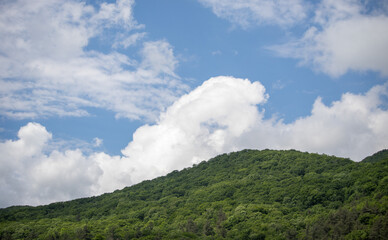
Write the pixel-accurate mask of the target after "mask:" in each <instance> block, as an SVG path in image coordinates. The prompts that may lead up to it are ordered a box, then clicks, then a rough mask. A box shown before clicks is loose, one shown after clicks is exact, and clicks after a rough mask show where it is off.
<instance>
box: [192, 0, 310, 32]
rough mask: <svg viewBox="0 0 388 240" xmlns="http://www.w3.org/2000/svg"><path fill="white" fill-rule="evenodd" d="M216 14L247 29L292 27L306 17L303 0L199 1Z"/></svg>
mask: <svg viewBox="0 0 388 240" xmlns="http://www.w3.org/2000/svg"><path fill="white" fill-rule="evenodd" d="M199 2H201V3H202V4H203V5H205V6H207V7H210V8H211V9H212V11H213V12H214V14H216V15H217V16H218V17H221V18H224V19H227V20H229V21H230V22H232V23H233V24H236V25H238V26H241V27H243V28H247V27H250V26H256V25H281V26H290V25H293V24H295V23H297V22H299V21H301V20H303V19H304V18H305V17H306V13H307V8H306V5H305V2H304V1H303V0H277V1H275V0H199Z"/></svg>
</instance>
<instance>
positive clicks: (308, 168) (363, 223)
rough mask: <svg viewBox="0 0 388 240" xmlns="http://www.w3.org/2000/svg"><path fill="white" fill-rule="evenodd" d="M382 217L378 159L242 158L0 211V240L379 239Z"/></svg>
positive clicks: (387, 166)
mask: <svg viewBox="0 0 388 240" xmlns="http://www.w3.org/2000/svg"><path fill="white" fill-rule="evenodd" d="M384 156H385V155H384ZM387 208H388V157H380V159H379V160H378V161H363V162H359V163H357V162H353V161H351V160H349V159H344V158H338V157H335V156H327V155H319V154H311V153H302V152H299V151H295V150H288V151H276V150H262V151H258V150H243V151H240V152H234V153H229V154H223V155H220V156H217V157H215V158H213V159H210V160H209V161H207V162H205V161H204V162H201V163H200V164H197V165H194V166H193V167H191V168H186V169H183V170H182V171H173V172H171V173H169V174H168V175H166V176H163V177H159V178H156V179H154V180H151V181H144V182H142V183H139V184H137V185H134V186H131V187H126V188H124V189H122V190H117V191H115V192H113V193H109V194H103V195H101V196H98V197H90V198H82V199H77V200H73V201H69V202H58V203H53V204H49V205H46V206H38V207H29V206H15V207H9V208H6V209H0V239H387V236H388V212H387Z"/></svg>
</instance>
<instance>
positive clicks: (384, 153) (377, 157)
mask: <svg viewBox="0 0 388 240" xmlns="http://www.w3.org/2000/svg"><path fill="white" fill-rule="evenodd" d="M385 159H388V149H384V150H381V151H378V152H377V153H375V154H373V155H372V156H369V157H366V158H364V159H363V160H362V162H378V161H381V160H385Z"/></svg>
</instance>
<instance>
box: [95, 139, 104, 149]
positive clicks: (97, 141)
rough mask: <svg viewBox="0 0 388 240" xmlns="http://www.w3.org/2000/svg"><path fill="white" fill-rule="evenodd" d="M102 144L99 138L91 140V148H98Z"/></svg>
mask: <svg viewBox="0 0 388 240" xmlns="http://www.w3.org/2000/svg"><path fill="white" fill-rule="evenodd" d="M102 143H103V140H102V139H101V138H98V137H95V138H93V146H95V147H99V146H101V145H102Z"/></svg>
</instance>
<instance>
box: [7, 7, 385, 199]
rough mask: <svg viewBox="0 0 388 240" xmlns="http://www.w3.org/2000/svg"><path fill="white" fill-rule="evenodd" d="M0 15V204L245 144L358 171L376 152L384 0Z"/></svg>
mask: <svg viewBox="0 0 388 240" xmlns="http://www.w3.org/2000/svg"><path fill="white" fill-rule="evenodd" d="M0 13H1V14H0V15H1V17H0V39H1V42H2V43H4V44H2V46H1V47H0V65H1V67H0V81H1V85H0V98H1V102H2V103H1V104H0V130H1V131H0V139H1V142H0V154H1V155H2V159H1V161H0V167H1V168H0V169H1V172H2V174H1V175H2V177H1V181H0V189H1V191H2V192H5V193H7V194H5V195H6V196H2V197H1V199H0V207H4V206H9V205H15V204H32V205H36V204H43V203H49V202H52V201H60V200H68V199H73V198H76V197H85V196H91V195H96V194H101V193H104V192H110V191H113V190H115V189H119V188H122V187H124V186H128V185H131V184H135V183H137V182H139V181H142V180H144V179H151V178H153V177H156V176H160V175H163V174H166V173H168V172H169V171H172V170H175V169H182V168H184V167H189V166H191V165H192V164H195V163H198V162H199V161H202V160H206V159H208V158H210V157H213V156H215V155H217V154H220V153H223V152H230V151H237V150H241V149H244V148H254V149H264V148H272V149H290V148H294V149H298V150H301V151H309V152H318V153H325V154H330V155H331V154H333V155H337V156H341V157H347V158H351V159H353V160H355V161H360V160H362V159H363V158H364V157H366V156H368V155H370V154H372V153H374V152H376V151H378V150H381V149H383V148H386V147H387V146H388V130H387V128H386V127H385V125H386V124H385V123H386V122H388V111H387V104H388V100H387V96H388V93H387V92H388V89H387V88H388V83H387V79H388V65H387V63H388V52H387V49H388V29H387V27H386V26H388V3H387V2H386V1H360V0H340V1H338V0H337V1H332V0H322V1H307V0H293V1H285V0H284V1H273V0H235V1H232V0H225V1H220V0H166V1H160V0H143V1H133V0H118V1H117V2H116V1H86V2H85V1H81V0H72V1H67V2H62V1H59V0H58V1H56V0H47V1H39V2H36V1H22V0H20V1H5V2H3V3H2V4H0ZM75 185H77V186H78V187H77V188H75V187H74V186H75Z"/></svg>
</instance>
